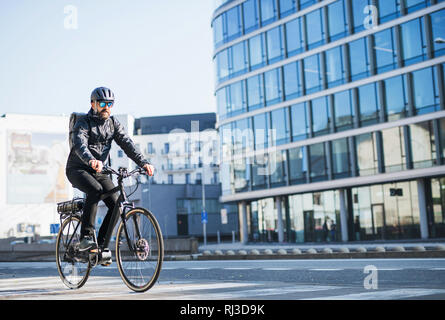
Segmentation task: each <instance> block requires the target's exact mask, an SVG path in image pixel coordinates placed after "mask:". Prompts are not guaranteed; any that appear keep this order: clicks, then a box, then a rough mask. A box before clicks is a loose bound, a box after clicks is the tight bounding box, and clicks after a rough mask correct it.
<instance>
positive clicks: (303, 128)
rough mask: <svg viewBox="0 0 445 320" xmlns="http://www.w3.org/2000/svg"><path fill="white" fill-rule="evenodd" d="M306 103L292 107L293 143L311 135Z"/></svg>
mask: <svg viewBox="0 0 445 320" xmlns="http://www.w3.org/2000/svg"><path fill="white" fill-rule="evenodd" d="M306 106H307V104H306V102H302V103H298V104H294V105H292V106H291V107H290V112H291V119H292V121H291V124H292V141H298V140H304V139H306V138H307V137H308V134H309V117H308V110H307V107H306Z"/></svg>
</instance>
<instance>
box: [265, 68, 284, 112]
mask: <svg viewBox="0 0 445 320" xmlns="http://www.w3.org/2000/svg"><path fill="white" fill-rule="evenodd" d="M281 82H282V81H281V68H278V69H274V70H270V71H267V72H265V73H264V84H265V93H266V105H271V104H274V103H277V102H280V101H282V85H281Z"/></svg>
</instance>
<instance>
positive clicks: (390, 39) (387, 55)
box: [374, 28, 397, 73]
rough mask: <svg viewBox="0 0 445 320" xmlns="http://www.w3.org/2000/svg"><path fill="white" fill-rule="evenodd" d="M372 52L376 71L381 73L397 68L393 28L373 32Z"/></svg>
mask: <svg viewBox="0 0 445 320" xmlns="http://www.w3.org/2000/svg"><path fill="white" fill-rule="evenodd" d="M374 54H375V59H376V73H383V72H387V71H390V70H394V69H396V68H397V46H396V39H395V34H394V29H393V28H391V29H386V30H383V31H380V32H377V33H375V34H374Z"/></svg>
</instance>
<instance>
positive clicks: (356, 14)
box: [351, 0, 372, 33]
mask: <svg viewBox="0 0 445 320" xmlns="http://www.w3.org/2000/svg"><path fill="white" fill-rule="evenodd" d="M351 5H352V16H353V29H354V33H357V32H360V31H363V30H365V26H364V25H363V23H364V21H365V18H366V17H367V15H368V14H369V13H368V11H365V7H366V6H369V5H372V3H371V0H352V1H351Z"/></svg>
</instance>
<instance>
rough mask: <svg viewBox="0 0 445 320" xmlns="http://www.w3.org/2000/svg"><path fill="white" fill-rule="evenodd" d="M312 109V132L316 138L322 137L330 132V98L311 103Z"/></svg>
mask: <svg viewBox="0 0 445 320" xmlns="http://www.w3.org/2000/svg"><path fill="white" fill-rule="evenodd" d="M311 108H312V132H313V134H314V136H320V135H323V134H327V133H328V132H329V122H330V119H331V114H330V108H329V105H328V97H321V98H317V99H313V100H312V101H311Z"/></svg>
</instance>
